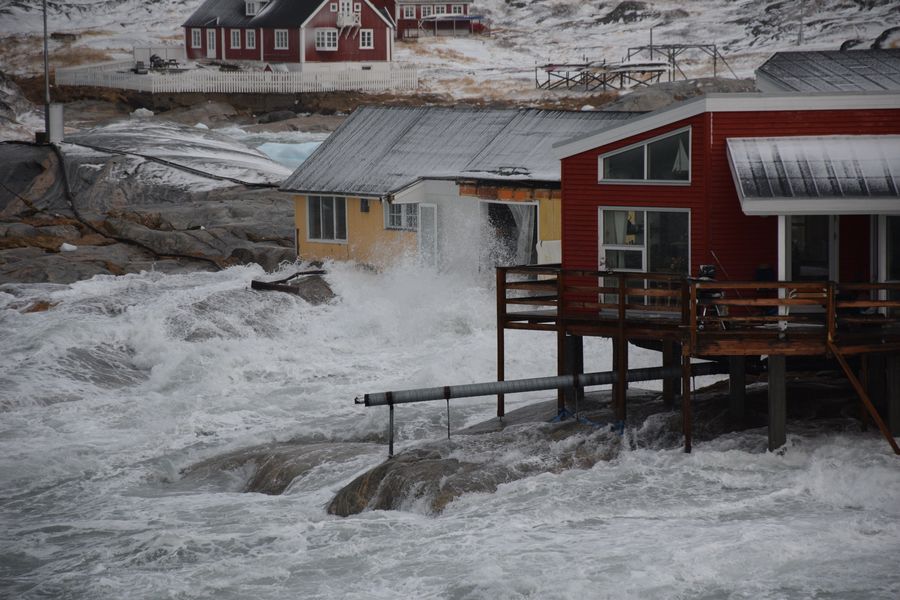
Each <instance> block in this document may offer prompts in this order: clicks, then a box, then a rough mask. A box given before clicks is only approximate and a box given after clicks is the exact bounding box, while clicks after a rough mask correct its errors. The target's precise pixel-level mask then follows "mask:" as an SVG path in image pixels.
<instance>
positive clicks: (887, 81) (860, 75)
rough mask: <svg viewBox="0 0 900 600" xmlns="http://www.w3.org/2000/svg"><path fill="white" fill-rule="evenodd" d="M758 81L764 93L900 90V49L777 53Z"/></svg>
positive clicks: (757, 73) (762, 70)
mask: <svg viewBox="0 0 900 600" xmlns="http://www.w3.org/2000/svg"><path fill="white" fill-rule="evenodd" d="M756 82H757V83H756V84H757V87H758V88H759V89H760V90H761V91H763V92H778V91H788V92H872V91H885V90H888V91H900V49H889V50H843V51H841V50H835V51H820V52H778V53H776V54H774V55H773V56H772V58H770V59H769V60H767V61H766V62H765V63H764V64H763V65H762V66H761V67H759V68H758V69H757V70H756Z"/></svg>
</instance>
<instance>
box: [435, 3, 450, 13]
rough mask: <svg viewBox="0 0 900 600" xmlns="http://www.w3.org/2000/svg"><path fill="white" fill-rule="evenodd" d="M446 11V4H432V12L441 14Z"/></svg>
mask: <svg viewBox="0 0 900 600" xmlns="http://www.w3.org/2000/svg"><path fill="white" fill-rule="evenodd" d="M446 12H447V6H446V5H444V4H435V5H434V14H436V15H443V14H446Z"/></svg>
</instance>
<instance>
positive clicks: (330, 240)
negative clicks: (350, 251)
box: [306, 196, 350, 245]
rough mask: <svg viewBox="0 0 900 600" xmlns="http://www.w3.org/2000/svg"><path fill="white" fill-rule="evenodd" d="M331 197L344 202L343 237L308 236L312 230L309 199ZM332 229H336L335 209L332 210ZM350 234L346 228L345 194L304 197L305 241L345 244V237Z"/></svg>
mask: <svg viewBox="0 0 900 600" xmlns="http://www.w3.org/2000/svg"><path fill="white" fill-rule="evenodd" d="M314 197H315V198H319V199H322V198H331V199H333V200H334V201H335V202H337V201H338V200H341V201H342V202H343V203H344V237H342V238H339V237H334V238H314V237H312V236H310V234H309V232H310V231H311V230H312V227H310V219H312V211H311V207H310V204H311V202H310V200H311V199H312V198H314ZM334 219H335V223H334V230H335V231H337V210H335V211H334ZM349 236H350V232H349V228H348V219H347V197H346V196H307V197H306V241H307V242H315V243H317V244H342V245H345V244H346V243H347V238H348V237H349Z"/></svg>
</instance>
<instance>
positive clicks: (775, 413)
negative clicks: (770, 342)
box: [768, 355, 787, 452]
mask: <svg viewBox="0 0 900 600" xmlns="http://www.w3.org/2000/svg"><path fill="white" fill-rule="evenodd" d="M768 362H769V451H770V452H774V451H775V450H777V449H778V448H781V447H782V446H784V444H785V443H786V442H787V433H786V428H787V364H786V363H787V361H786V359H785V356H784V355H780V356H773V355H769V361H768Z"/></svg>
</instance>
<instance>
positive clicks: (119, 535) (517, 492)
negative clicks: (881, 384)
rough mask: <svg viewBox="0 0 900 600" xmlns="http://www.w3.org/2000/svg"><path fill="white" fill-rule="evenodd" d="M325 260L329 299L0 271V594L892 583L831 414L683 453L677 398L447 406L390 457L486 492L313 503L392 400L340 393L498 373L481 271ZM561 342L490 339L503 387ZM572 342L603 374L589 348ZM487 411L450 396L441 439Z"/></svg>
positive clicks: (859, 445)
mask: <svg viewBox="0 0 900 600" xmlns="http://www.w3.org/2000/svg"><path fill="white" fill-rule="evenodd" d="M327 268H328V274H327V275H326V276H325V277H324V278H325V280H326V282H327V283H328V285H329V286H330V287H331V288H332V289H333V290H334V292H335V293H336V295H337V298H336V299H335V300H333V301H331V302H326V303H323V304H320V305H315V306H314V305H311V304H309V303H307V302H306V301H304V300H303V299H302V298H299V297H297V296H293V295H290V294H281V293H277V292H255V291H252V290H250V289H249V287H250V282H251V280H252V279H254V278H259V277H261V276H262V275H263V271H262V269H260V268H258V267H233V268H230V269H227V270H225V271H222V272H217V273H193V274H164V273H159V272H144V273H138V274H130V275H125V276H121V277H112V276H99V277H94V278H93V279H90V280H86V281H80V282H77V283H72V284H67V285H50V284H34V285H20V284H6V285H3V286H0V346H2V353H0V596H2V597H9V598H25V599H32V598H34V599H36V598H64V599H65V598H69V599H106V598H109V599H113V598H115V599H119V598H125V597H127V598H148V599H149V598H154V599H155V598H191V599H193V598H210V599H212V598H215V599H216V600H222V599H245V598H285V597H295V598H366V599H371V598H391V599H394V598H398V597H403V598H454V599H460V600H462V599H466V600H469V599H479V598H485V599H488V598H489V599H491V600H496V599H505V598H560V599H561V598H573V597H590V598H672V597H692V598H693V597H697V598H860V599H862V598H866V599H869V598H891V599H893V598H896V597H897V596H898V594H900V574H898V571H897V569H896V564H895V563H896V560H895V557H896V555H897V551H898V550H900V502H898V501H897V498H898V497H900V467H898V463H897V458H896V457H894V456H893V455H892V454H891V453H890V449H889V448H888V446H887V444H885V443H884V441H883V440H882V439H881V438H880V437H878V436H877V434H876V433H875V432H872V431H869V432H861V431H860V430H859V427H858V424H857V422H856V420H855V419H853V418H850V417H848V416H844V415H843V414H842V413H841V412H840V411H834V412H833V413H832V414H831V415H830V417H829V419H828V420H827V422H824V423H818V422H816V423H813V422H810V423H806V422H801V421H795V420H791V421H789V423H788V432H789V436H788V437H789V440H788V445H787V448H786V450H785V451H784V452H783V453H781V454H773V453H769V452H766V451H765V447H766V432H765V429H764V428H761V427H753V428H750V429H747V430H743V431H731V432H728V433H724V434H722V435H709V436H705V437H704V436H700V439H698V440H696V441H695V446H694V452H693V453H692V454H690V455H685V454H684V453H682V452H681V448H680V446H679V445H678V443H677V442H678V440H677V436H673V437H671V438H668V437H666V436H665V435H662V434H661V433H660V432H663V431H665V430H666V428H667V427H668V424H667V423H668V420H671V419H677V418H678V417H679V416H680V415H678V414H677V413H672V412H666V411H662V412H659V413H658V414H657V416H648V418H646V419H637V418H636V420H635V422H634V423H633V424H632V423H629V426H628V428H626V431H625V432H624V435H623V436H622V437H621V438H620V437H618V436H616V435H615V434H609V433H607V432H602V431H600V430H594V429H590V428H589V429H586V430H585V431H584V432H577V433H575V434H574V435H569V436H566V437H558V436H554V434H553V428H552V427H551V426H548V425H546V424H544V425H542V424H537V425H535V426H526V425H525V424H517V425H510V426H509V427H507V428H505V429H504V430H501V431H495V432H493V433H491V432H489V433H487V434H479V435H470V436H464V435H461V434H459V435H458V434H456V433H454V435H453V436H452V437H451V440H450V441H449V442H447V441H446V440H445V441H441V439H442V438H446V427H447V421H446V418H447V417H446V407H445V405H444V403H443V402H436V403H423V404H417V405H404V406H402V407H398V408H397V409H396V436H397V444H398V448H399V449H400V450H401V451H403V452H410V453H420V454H426V455H427V454H428V453H437V454H436V456H440V458H441V460H449V461H456V464H458V465H470V464H474V465H478V468H471V469H470V470H469V471H468V472H466V471H465V469H462V470H460V471H459V478H460V479H459V480H460V481H461V480H462V479H465V478H468V480H472V479H474V480H475V481H476V482H486V483H488V484H489V485H484V486H482V487H481V489H477V486H476V488H468V487H466V488H465V491H463V492H461V493H455V492H456V490H458V489H462V488H463V486H461V485H456V483H455V482H454V481H452V480H449V481H445V482H444V488H441V487H440V484H441V481H440V480H439V479H435V480H434V481H436V482H437V487H436V488H435V489H436V490H441V489H444V490H451V491H453V492H454V493H452V494H450V495H448V496H447V497H446V498H445V499H444V498H443V497H442V500H441V502H440V503H439V506H436V505H435V504H434V502H433V501H432V499H433V498H435V497H436V496H434V495H430V494H418V495H417V490H416V489H414V486H411V487H409V488H405V487H403V486H397V487H396V488H395V489H396V493H397V494H398V498H399V500H400V501H399V502H398V503H397V504H396V505H392V506H391V508H392V510H379V509H378V508H379V507H376V506H368V505H367V506H366V509H365V510H362V511H361V512H358V513H356V514H351V515H349V516H347V517H338V516H335V515H331V514H329V512H328V510H327V509H328V506H329V504H330V503H331V502H332V501H333V500H334V498H335V497H336V496H337V495H338V492H339V491H340V490H341V489H343V488H345V487H346V486H348V485H349V484H351V483H352V482H353V481H354V480H357V478H359V477H361V476H363V475H364V474H366V473H368V472H370V470H372V469H373V468H376V467H378V466H379V465H381V464H382V463H384V461H385V458H386V454H387V448H386V441H387V409H386V408H383V407H382V408H368V409H367V408H364V407H362V406H359V405H355V404H354V403H353V399H354V398H355V397H357V396H359V395H361V394H363V393H366V392H377V391H384V390H396V389H404V388H412V387H422V386H434V385H443V384H456V383H469V382H476V381H486V380H490V379H492V378H493V377H494V374H495V362H494V361H495V339H496V337H495V336H496V331H495V329H494V310H495V300H494V297H493V294H492V292H491V290H489V289H487V288H486V287H484V286H483V284H482V281H483V280H482V279H481V278H477V277H465V276H460V275H453V274H436V273H434V272H431V271H429V270H427V269H423V268H420V267H418V266H416V265H414V264H407V265H404V266H403V267H402V268H398V269H394V270H389V271H386V272H384V273H373V272H371V271H366V270H358V269H355V268H353V267H352V266H349V265H327ZM289 274H290V273H289V272H287V273H285V276H286V275H289ZM40 303H42V304H41V306H43V307H44V308H43V309H42V310H39V311H36V312H29V311H28V308H29V307H30V306H35V305H38V304H40ZM554 344H555V336H554V335H553V334H552V333H551V334H546V335H545V334H543V333H523V332H509V333H508V334H507V353H508V363H507V368H506V376H507V378H509V379H512V378H516V377H534V376H539V375H549V374H554V372H555V366H556V357H555V351H554V348H555V346H554ZM585 354H586V356H585V362H586V370H606V369H607V368H608V366H609V364H610V349H609V346H608V344H606V343H605V342H602V341H598V340H586V343H585ZM658 363H659V359H658V357H657V356H656V355H654V354H653V353H651V352H647V351H643V350H639V349H635V348H633V349H632V350H631V357H630V364H631V365H632V366H634V367H643V366H656V365H658ZM701 383H702V382H701ZM547 398H548V397H547V395H542V394H540V393H533V394H528V395H524V396H507V399H506V401H507V405H508V407H509V410H510V411H513V410H515V409H518V408H521V407H524V406H527V405H530V404H533V403H535V402H538V401H546V400H547ZM494 411H495V406H494V404H493V401H492V400H491V399H470V400H459V401H453V402H452V403H451V426H452V429H453V430H454V431H458V430H462V429H465V428H467V427H469V426H472V425H476V424H478V423H482V422H485V421H489V420H490V419H491V417H492V415H493V414H494ZM801 412H802V411H801ZM635 417H637V414H636V415H635ZM726 429H727V428H726ZM717 432H718V430H717ZM464 438H466V439H464ZM650 439H654V440H662V441H658V442H656V443H652V444H651V443H645V442H644V440H650ZM613 446H615V447H616V449H617V450H616V451H615V452H606V451H605V448H611V447H613ZM297 447H302V448H303V450H302V452H299V453H294V449H295V448H297ZM552 461H557V462H556V463H553V464H551V463H552ZM570 467H572V468H570ZM504 473H505V474H504ZM509 473H513V474H515V476H507V475H506V474H509ZM468 480H467V483H468ZM422 498H425V499H427V501H424V502H423V501H420V499H422ZM444 500H446V501H444ZM436 508H439V509H440V510H435V509H436Z"/></svg>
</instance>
